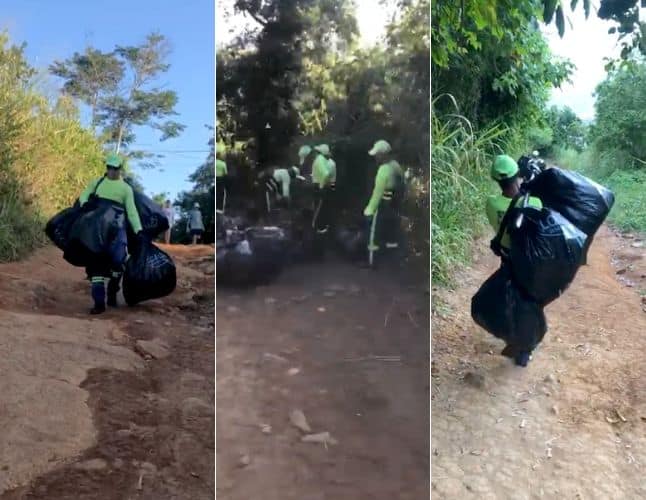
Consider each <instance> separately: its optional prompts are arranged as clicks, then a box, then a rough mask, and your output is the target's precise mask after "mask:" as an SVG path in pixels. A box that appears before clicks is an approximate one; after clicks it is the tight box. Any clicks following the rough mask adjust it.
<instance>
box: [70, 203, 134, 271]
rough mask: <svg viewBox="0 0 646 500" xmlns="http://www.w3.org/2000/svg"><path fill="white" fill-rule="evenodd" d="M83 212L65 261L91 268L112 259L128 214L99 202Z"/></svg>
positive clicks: (71, 236) (76, 222) (74, 228)
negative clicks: (117, 237) (114, 247)
mask: <svg viewBox="0 0 646 500" xmlns="http://www.w3.org/2000/svg"><path fill="white" fill-rule="evenodd" d="M88 203H90V205H88V206H84V207H83V208H81V209H80V211H81V213H80V215H79V216H78V218H77V219H76V220H75V221H74V223H73V224H72V225H71V227H70V231H69V239H68V242H67V245H66V247H65V250H64V253H63V258H64V259H65V260H66V261H67V262H69V263H70V264H72V265H73V266H81V267H84V266H88V265H92V264H96V263H97V262H99V261H102V260H106V259H109V258H110V256H109V251H110V245H111V243H112V242H113V240H114V238H115V237H116V235H117V232H118V231H119V230H120V229H121V228H122V227H123V225H124V224H125V211H124V210H123V209H122V208H121V207H118V206H115V205H113V204H112V203H110V202H108V201H106V200H101V199H97V200H94V201H90V202H88Z"/></svg>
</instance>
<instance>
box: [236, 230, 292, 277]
mask: <svg viewBox="0 0 646 500" xmlns="http://www.w3.org/2000/svg"><path fill="white" fill-rule="evenodd" d="M245 236H246V239H247V240H248V241H249V245H250V246H251V251H252V253H253V255H254V258H255V269H254V272H255V274H256V277H257V279H258V280H259V281H267V280H270V279H272V278H274V277H275V276H277V275H278V274H280V272H281V271H282V270H283V268H284V266H285V264H286V262H287V261H288V258H289V239H288V238H287V234H286V232H285V231H284V230H283V229H281V228H278V227H251V228H249V229H247V230H246V231H245Z"/></svg>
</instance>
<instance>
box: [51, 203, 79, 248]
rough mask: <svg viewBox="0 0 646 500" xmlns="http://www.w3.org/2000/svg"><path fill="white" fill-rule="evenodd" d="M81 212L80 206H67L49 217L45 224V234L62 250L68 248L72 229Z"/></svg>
mask: <svg viewBox="0 0 646 500" xmlns="http://www.w3.org/2000/svg"><path fill="white" fill-rule="evenodd" d="M81 213H82V212H81V209H80V208H79V207H78V206H76V207H70V208H66V209H64V210H61V211H60V212H58V213H57V214H56V215H54V217H52V218H51V219H49V221H48V222H47V224H46V225H45V234H46V235H47V237H48V238H49V239H50V240H51V241H52V243H54V245H56V246H57V247H58V248H60V249H61V250H63V251H65V249H66V248H67V244H68V242H69V236H70V230H71V228H72V225H73V224H74V223H75V222H76V219H78V218H79V216H80V215H81Z"/></svg>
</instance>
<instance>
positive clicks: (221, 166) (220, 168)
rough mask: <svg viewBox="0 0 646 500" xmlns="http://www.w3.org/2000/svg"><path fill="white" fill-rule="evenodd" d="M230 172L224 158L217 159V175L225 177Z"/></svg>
mask: <svg viewBox="0 0 646 500" xmlns="http://www.w3.org/2000/svg"><path fill="white" fill-rule="evenodd" d="M227 174H228V171H227V164H226V163H225V162H224V161H223V160H219V159H218V160H215V175H216V177H224V176H225V175H227Z"/></svg>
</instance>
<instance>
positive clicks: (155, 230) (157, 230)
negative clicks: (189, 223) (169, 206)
mask: <svg viewBox="0 0 646 500" xmlns="http://www.w3.org/2000/svg"><path fill="white" fill-rule="evenodd" d="M133 191H134V195H135V206H136V207H137V212H138V213H139V219H140V220H141V226H142V228H143V231H144V233H145V234H146V235H147V236H148V237H149V238H151V239H154V238H156V237H157V236H159V235H160V234H161V233H163V232H164V231H166V229H168V228H169V224H168V219H167V218H166V215H165V214H164V211H163V210H162V207H160V206H159V205H158V204H157V203H155V202H154V201H153V200H151V199H150V198H148V196H146V195H145V194H143V193H140V192H139V191H135V190H134V189H133Z"/></svg>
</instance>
